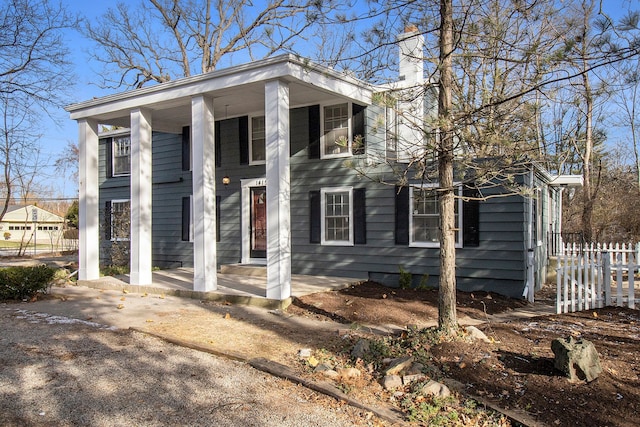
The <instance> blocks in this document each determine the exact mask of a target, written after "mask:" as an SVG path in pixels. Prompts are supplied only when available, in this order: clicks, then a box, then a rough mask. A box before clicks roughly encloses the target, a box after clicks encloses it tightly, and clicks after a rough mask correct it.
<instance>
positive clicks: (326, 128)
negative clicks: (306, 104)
mask: <svg viewBox="0 0 640 427" xmlns="http://www.w3.org/2000/svg"><path fill="white" fill-rule="evenodd" d="M350 117H351V113H350V104H349V103H348V102H345V103H342V104H336V105H325V106H324V107H323V108H322V157H323V158H327V157H341V156H348V155H351V135H350V129H349V127H350V126H349V125H350V123H349V122H350Z"/></svg>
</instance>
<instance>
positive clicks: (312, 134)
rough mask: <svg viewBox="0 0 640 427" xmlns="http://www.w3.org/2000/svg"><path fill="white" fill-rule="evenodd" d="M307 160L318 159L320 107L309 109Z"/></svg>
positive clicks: (314, 106) (313, 106) (315, 106)
mask: <svg viewBox="0 0 640 427" xmlns="http://www.w3.org/2000/svg"><path fill="white" fill-rule="evenodd" d="M309 158H310V159H319V158H320V106H319V105H312V106H310V107H309Z"/></svg>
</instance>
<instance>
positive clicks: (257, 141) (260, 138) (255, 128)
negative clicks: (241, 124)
mask: <svg viewBox="0 0 640 427" xmlns="http://www.w3.org/2000/svg"><path fill="white" fill-rule="evenodd" d="M250 123H251V133H250V135H251V144H250V146H249V148H250V150H251V157H250V159H251V164H252V165H257V164H264V163H265V161H266V159H267V156H266V149H265V121H264V116H255V117H251V121H250Z"/></svg>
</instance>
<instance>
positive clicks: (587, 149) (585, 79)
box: [582, 64, 595, 243]
mask: <svg viewBox="0 0 640 427" xmlns="http://www.w3.org/2000/svg"><path fill="white" fill-rule="evenodd" d="M585 66H586V64H585ZM582 83H583V85H584V99H585V104H586V105H585V107H586V129H585V141H584V155H583V157H582V162H583V165H582V173H583V177H584V189H583V190H584V204H583V207H582V232H583V233H584V239H585V240H586V241H587V243H592V240H593V226H592V217H593V204H594V199H595V192H594V191H593V190H592V188H591V156H592V153H593V94H592V93H591V82H590V81H589V74H588V73H587V71H586V70H585V71H584V72H583V74H582Z"/></svg>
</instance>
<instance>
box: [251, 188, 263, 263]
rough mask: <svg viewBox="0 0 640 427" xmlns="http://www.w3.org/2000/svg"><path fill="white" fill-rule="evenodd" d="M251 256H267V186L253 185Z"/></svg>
mask: <svg viewBox="0 0 640 427" xmlns="http://www.w3.org/2000/svg"><path fill="white" fill-rule="evenodd" d="M250 198H251V248H250V249H251V250H250V252H251V253H250V255H249V256H250V257H251V258H266V257H267V188H266V187H251V191H250Z"/></svg>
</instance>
